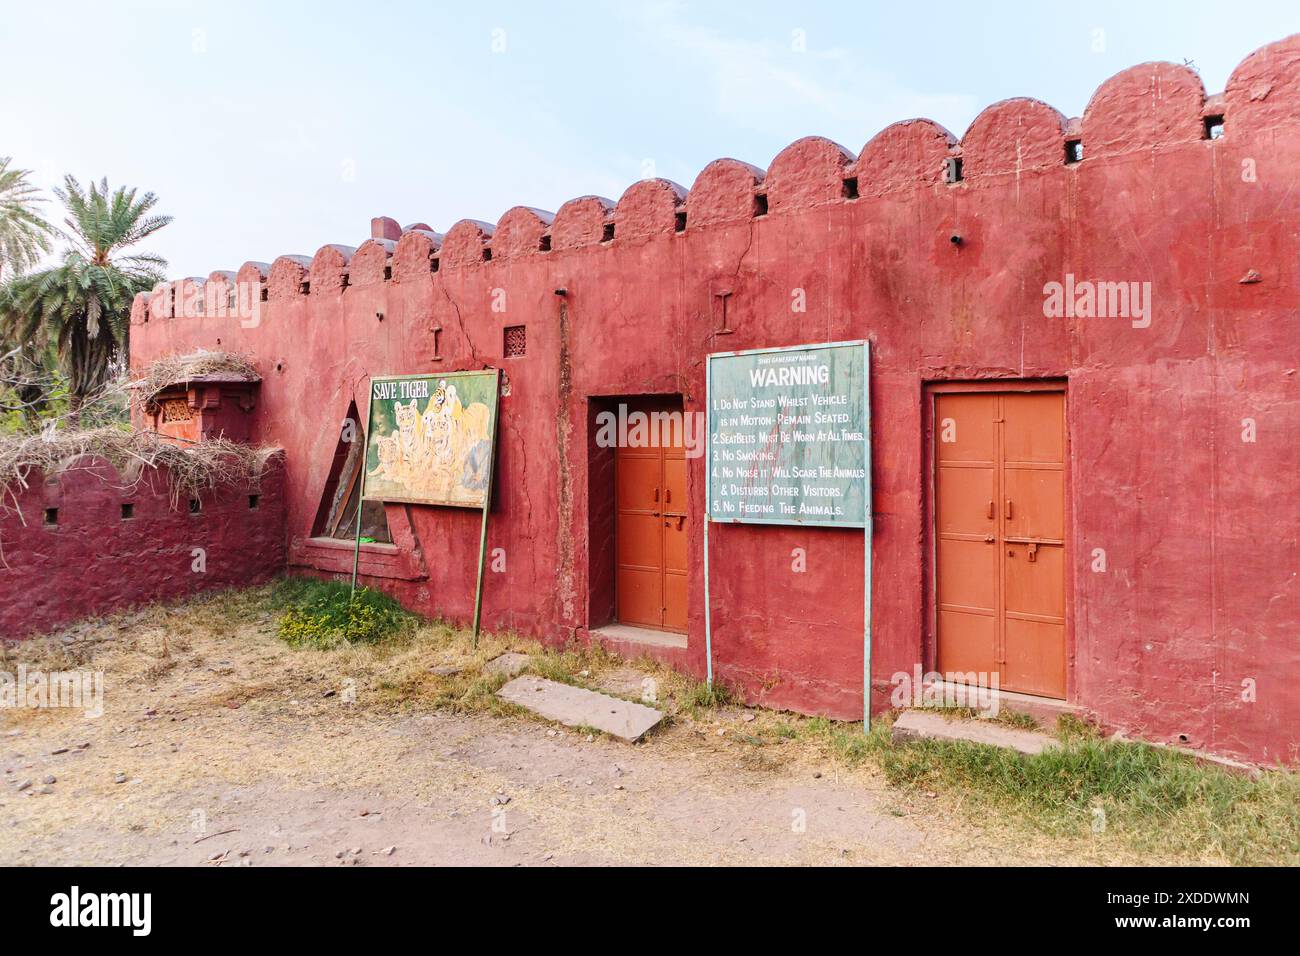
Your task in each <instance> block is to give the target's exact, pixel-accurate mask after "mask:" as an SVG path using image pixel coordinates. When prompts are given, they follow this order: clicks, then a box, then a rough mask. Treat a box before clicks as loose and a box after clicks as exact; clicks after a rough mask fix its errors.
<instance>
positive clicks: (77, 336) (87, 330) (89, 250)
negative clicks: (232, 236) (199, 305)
mask: <svg viewBox="0 0 1300 956" xmlns="http://www.w3.org/2000/svg"><path fill="white" fill-rule="evenodd" d="M55 195H57V196H58V197H59V199H60V200H61V201H62V202H63V205H64V207H65V209H66V211H67V218H66V219H65V222H66V223H67V225H68V227H69V231H68V232H67V233H66V234H65V237H66V238H67V239H68V241H69V243H70V245H69V247H68V248H67V249H65V250H64V252H63V256H62V260H61V261H60V262H59V264H57V265H55V266H52V267H50V268H46V269H39V270H36V271H34V272H30V273H28V274H26V275H21V276H17V277H16V278H14V279H12V280H11V281H9V282H8V283H6V284H5V286H4V287H3V288H2V289H0V339H2V340H3V341H4V342H5V343H6V345H7V348H13V347H15V346H19V347H25V348H36V349H38V350H42V351H43V350H44V349H45V348H46V347H48V348H51V349H53V350H54V352H55V353H56V354H57V356H58V361H59V367H60V369H61V370H62V371H63V373H64V375H65V376H66V377H67V382H68V389H69V393H70V402H71V406H72V414H73V416H74V417H75V416H76V415H77V414H78V411H79V409H80V406H81V405H82V403H83V402H84V401H85V399H86V398H87V397H89V396H90V395H91V394H93V393H94V392H95V391H96V390H97V389H99V388H101V387H102V386H103V385H104V384H105V383H106V382H107V381H109V380H110V379H111V378H112V377H113V375H114V373H115V372H118V371H120V370H121V369H122V368H123V367H124V366H125V364H126V363H125V358H126V355H127V350H128V347H129V343H128V335H129V331H130V321H131V304H132V301H133V300H134V299H135V295H136V293H138V292H147V291H149V290H150V289H152V288H153V286H154V285H155V284H157V283H158V282H159V281H160V280H161V279H162V277H163V269H164V268H165V267H166V262H165V261H163V260H162V259H161V258H159V257H158V256H154V255H148V254H143V253H132V252H130V249H131V247H132V246H134V245H136V244H137V243H139V242H141V241H142V240H144V239H145V238H147V237H148V236H150V235H152V234H153V233H155V232H157V231H158V230H159V229H161V228H162V227H163V226H165V225H167V223H169V222H170V221H171V218H170V217H168V216H158V215H154V214H152V209H153V207H154V206H155V205H156V204H157V202H158V198H157V197H156V196H155V195H154V194H153V193H145V194H144V195H142V196H139V197H137V194H136V190H134V189H127V188H125V187H119V188H118V189H116V190H110V189H109V186H108V182H107V180H101V181H100V182H99V183H98V184H96V183H91V185H90V189H89V190H85V189H83V188H82V187H81V184H80V183H78V182H77V180H76V179H74V178H73V177H71V176H66V177H64V188H63V189H56V190H55Z"/></svg>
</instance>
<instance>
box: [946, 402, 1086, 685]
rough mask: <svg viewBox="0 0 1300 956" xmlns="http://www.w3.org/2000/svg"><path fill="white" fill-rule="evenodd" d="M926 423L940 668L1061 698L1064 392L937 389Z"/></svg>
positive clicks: (1063, 630) (1063, 571)
mask: <svg viewBox="0 0 1300 956" xmlns="http://www.w3.org/2000/svg"><path fill="white" fill-rule="evenodd" d="M934 419H935V420H934V434H935V442H934V460H935V541H936V550H937V554H936V562H935V565H936V567H935V570H936V587H935V593H936V598H937V601H938V608H937V614H936V618H937V622H938V666H939V670H941V671H963V672H970V671H982V672H985V673H992V672H997V673H998V674H999V681H1000V684H1001V686H1002V687H1003V688H1004V689H1006V690H1012V691H1019V692H1022V693H1029V694H1039V695H1043V696H1049V697H1064V696H1065V396H1064V394H1063V393H1062V392H1057V391H1030V392H977V393H965V394H963V393H948V392H945V393H940V394H936V395H935V399H934ZM945 437H947V438H948V439H950V440H948V441H945V440H944V439H945Z"/></svg>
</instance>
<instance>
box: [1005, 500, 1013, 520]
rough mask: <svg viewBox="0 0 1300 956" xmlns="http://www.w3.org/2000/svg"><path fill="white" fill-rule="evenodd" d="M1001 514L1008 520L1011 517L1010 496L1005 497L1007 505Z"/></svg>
mask: <svg viewBox="0 0 1300 956" xmlns="http://www.w3.org/2000/svg"><path fill="white" fill-rule="evenodd" d="M1003 515H1004V516H1005V517H1006V518H1007V520H1010V519H1011V499H1010V498H1008V499H1007V506H1006V509H1005V510H1004V512H1003Z"/></svg>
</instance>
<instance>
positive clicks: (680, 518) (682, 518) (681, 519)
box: [664, 511, 686, 531]
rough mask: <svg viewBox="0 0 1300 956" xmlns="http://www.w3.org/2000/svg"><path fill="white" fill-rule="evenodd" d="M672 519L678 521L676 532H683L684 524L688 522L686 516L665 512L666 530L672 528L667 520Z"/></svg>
mask: <svg viewBox="0 0 1300 956" xmlns="http://www.w3.org/2000/svg"><path fill="white" fill-rule="evenodd" d="M671 518H676V519H677V528H676V529H675V530H677V531H681V530H682V523H683V522H684V521H685V520H686V515H684V514H673V513H669V512H667V511H665V512H664V519H665V520H664V527H665V528H667V527H669V526H670V524H669V521H668V520H667V519H671Z"/></svg>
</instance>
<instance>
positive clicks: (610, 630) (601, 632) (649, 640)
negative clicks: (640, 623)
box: [591, 624, 686, 648]
mask: <svg viewBox="0 0 1300 956" xmlns="http://www.w3.org/2000/svg"><path fill="white" fill-rule="evenodd" d="M591 636H592V637H595V638H603V639H605V640H610V641H617V642H619V643H623V644H645V645H648V646H650V647H676V648H684V647H686V635H685V634H678V633H676V632H675V631H656V630H654V629H652V628H648V627H632V626H631V625H629V624H607V625H605V626H604V627H599V628H596V630H594V631H592V632H591Z"/></svg>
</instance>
